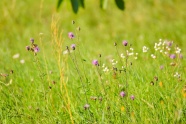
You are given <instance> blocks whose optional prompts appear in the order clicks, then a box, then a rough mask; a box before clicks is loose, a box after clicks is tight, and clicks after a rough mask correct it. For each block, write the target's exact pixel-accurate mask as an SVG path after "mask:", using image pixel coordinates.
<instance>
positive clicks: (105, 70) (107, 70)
mask: <svg viewBox="0 0 186 124" xmlns="http://www.w3.org/2000/svg"><path fill="white" fill-rule="evenodd" d="M102 68H103V71H104V72H109V69H108V67H106V66H105V64H103V65H102Z"/></svg>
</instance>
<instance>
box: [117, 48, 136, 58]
mask: <svg viewBox="0 0 186 124" xmlns="http://www.w3.org/2000/svg"><path fill="white" fill-rule="evenodd" d="M126 52H127V55H128V56H133V55H135V56H134V59H138V53H134V49H133V48H132V47H131V48H130V49H129V50H127V51H126ZM121 58H125V56H124V55H123V53H122V54H121Z"/></svg>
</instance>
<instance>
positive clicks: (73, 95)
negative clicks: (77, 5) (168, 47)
mask: <svg viewBox="0 0 186 124" xmlns="http://www.w3.org/2000/svg"><path fill="white" fill-rule="evenodd" d="M56 3H57V2H56V1H53V0H40V1H16V0H12V1H7V0H2V1H1V3H0V8H1V9H0V13H1V15H0V44H1V48H0V56H1V57H0V67H1V68H0V74H1V76H0V108H1V109H0V123H3V124H9V123H62V124H63V123H82V124H84V123H91V124H92V123H116V124H120V123H137V124H138V123H147V124H149V123H152V124H153V123H184V122H185V121H186V120H185V117H186V107H185V106H186V104H185V102H186V101H185V96H184V95H185V91H184V87H185V85H186V84H185V79H186V78H185V76H186V75H185V72H186V64H185V63H186V62H185V55H186V52H185V49H184V48H186V43H185V39H186V34H185V32H186V29H185V27H186V23H185V20H186V14H185V4H186V2H185V1H184V0H164V1H162V0H156V1H152V0H150V1H148V2H147V1H146V0H141V1H135V0H132V1H131V0H126V7H125V11H120V10H119V9H117V7H116V5H115V4H114V3H113V2H111V1H109V4H108V8H107V9H106V10H101V9H100V8H99V3H98V2H96V1H95V2H93V1H85V5H86V9H85V10H83V9H80V10H79V12H78V14H77V15H76V14H73V12H72V10H71V7H70V3H69V2H68V1H64V3H63V4H62V5H61V8H60V10H59V12H56ZM72 20H75V22H76V23H75V24H74V25H73V24H72ZM56 23H57V24H56ZM55 26H56V27H55ZM77 27H80V28H81V30H80V31H77V30H76V28H77ZM55 31H56V32H55ZM61 32H62V35H60V33H61ZM68 32H74V33H75V32H76V33H75V38H74V39H73V40H70V39H69V38H68ZM40 33H43V35H40ZM57 34H58V35H57ZM60 36H61V38H60ZM31 37H33V38H34V39H35V42H36V44H38V46H39V47H40V52H39V53H38V55H37V56H34V54H33V53H32V52H30V51H26V49H25V46H27V45H30V41H29V39H30V38H31ZM78 38H79V40H78ZM159 39H163V41H164V40H170V41H174V44H173V47H172V51H171V53H174V52H175V51H174V48H175V46H176V45H177V46H179V47H180V48H181V49H182V51H181V53H182V54H183V57H184V58H183V59H182V60H180V59H178V57H177V58H176V59H170V58H169V57H167V56H166V55H162V54H161V53H159V52H155V50H154V44H155V43H157V42H159ZM123 40H127V41H128V43H129V44H132V46H131V47H132V48H134V53H136V52H137V53H138V54H139V55H138V59H137V60H135V59H133V57H129V59H128V60H127V66H126V60H125V59H123V60H122V62H121V60H120V59H121V58H120V57H119V55H118V53H117V50H118V52H119V54H121V53H124V54H125V52H126V49H129V46H127V47H124V46H122V41H123ZM114 42H116V43H117V44H118V45H117V50H116V47H115V46H114ZM59 43H61V44H59ZM72 43H75V44H77V48H76V50H75V51H74V52H72V53H71V54H70V55H69V54H66V55H63V54H62V53H63V51H64V50H66V46H69V47H70V45H71V44H72ZM143 46H147V47H148V48H149V51H148V52H147V53H143V52H142V47H143ZM16 53H19V54H20V57H19V58H17V59H13V58H12V57H13V55H15V54H16ZM99 54H101V57H99ZM151 54H155V55H156V57H157V58H156V59H152V58H151ZM59 57H60V58H59ZM72 58H73V59H72ZM22 59H23V60H25V63H24V64H21V63H20V60H22ZM94 59H97V60H98V61H99V63H101V65H102V64H103V63H105V65H106V66H108V67H109V69H110V71H109V72H108V73H104V72H103V71H102V68H101V66H99V67H97V66H93V65H92V60H94ZM110 59H115V60H117V61H118V64H117V65H116V67H117V69H121V66H122V65H123V66H125V68H126V73H125V72H123V71H122V72H121V73H119V71H113V70H112V64H111V63H110V61H109V60H110ZM82 60H85V61H82ZM74 62H75V63H74ZM131 62H132V65H131V64H130V63H131ZM172 62H173V63H175V64H176V65H175V66H170V63H172ZM76 65H77V66H76ZM161 65H164V69H163V70H160V66H161ZM76 67H77V68H78V72H77V68H76ZM10 70H13V74H11V73H10ZM50 71H52V73H50ZM176 72H178V73H179V74H181V78H175V77H174V74H175V73H176ZM115 73H116V76H115ZM3 74H8V76H6V77H4V76H3ZM100 74H101V77H100ZM155 76H157V77H158V81H155V80H154V77H155ZM126 80H127V81H126ZM54 81H55V83H54ZM151 81H153V82H154V85H151V83H150V82H151ZM126 82H127V83H128V87H126ZM160 82H162V83H160ZM121 91H125V92H127V94H128V95H127V96H125V97H124V98H121V96H120V95H119V94H120V92H121ZM85 92H86V93H85ZM131 95H134V96H135V99H134V100H131V99H130V96H131ZM90 97H96V98H97V99H96V100H92V99H91V98H90ZM99 98H102V101H100V100H99ZM86 99H87V100H86ZM85 104H89V105H90V108H89V109H87V110H85V109H84V105H85Z"/></svg>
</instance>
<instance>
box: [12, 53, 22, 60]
mask: <svg viewBox="0 0 186 124" xmlns="http://www.w3.org/2000/svg"><path fill="white" fill-rule="evenodd" d="M19 56H20V55H19V53H17V54H15V55H13V57H12V58H13V59H17V58H19Z"/></svg>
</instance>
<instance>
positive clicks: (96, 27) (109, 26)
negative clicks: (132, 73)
mask: <svg viewBox="0 0 186 124" xmlns="http://www.w3.org/2000/svg"><path fill="white" fill-rule="evenodd" d="M56 5H57V0H56V1H54V0H1V2H0V13H1V14H0V44H1V48H0V55H1V62H0V64H1V66H3V65H4V63H6V62H7V60H9V59H8V58H9V57H12V55H14V54H15V53H21V54H22V55H23V56H24V57H25V58H26V54H27V53H25V52H23V51H24V50H25V46H26V45H28V44H29V39H30V38H31V37H33V38H35V39H36V41H37V40H38V39H39V33H43V43H44V44H45V45H46V49H47V50H50V45H49V44H50V41H51V21H52V17H53V16H55V17H56V18H58V19H59V23H58V24H59V29H60V30H61V31H63V37H64V40H65V42H69V39H68V37H67V34H68V32H70V31H72V32H74V30H75V29H76V27H78V26H80V27H81V31H80V34H79V36H80V41H81V42H82V43H83V44H84V46H85V47H86V48H87V50H88V52H89V53H91V54H93V55H97V54H99V53H102V54H109V53H110V52H111V51H112V48H113V45H112V44H113V43H114V42H118V43H119V42H121V41H122V40H127V41H128V42H129V43H131V44H132V45H133V46H135V48H139V50H141V48H142V46H144V45H146V46H152V47H153V45H154V43H155V42H158V40H159V39H160V38H162V39H168V40H171V41H174V42H175V43H176V44H178V45H179V46H181V48H182V49H183V48H185V47H186V43H185V39H186V28H185V27H186V22H185V20H186V13H185V12H186V8H185V5H186V1H185V0H140V1H139V0H138V1H136V0H125V10H124V11H121V10H119V9H118V8H117V7H116V5H115V3H114V1H108V6H107V9H106V10H102V9H100V7H99V1H95V0H94V1H93V0H92V1H90V0H85V9H82V8H80V9H79V12H78V14H74V13H73V11H72V8H71V4H70V2H69V1H68V0H65V1H64V2H63V3H62V5H61V7H60V9H59V11H56ZM72 20H75V22H76V25H75V27H74V26H73V25H72V23H71V22H72ZM67 44H68V43H67ZM64 46H65V44H64ZM47 50H46V52H47Z"/></svg>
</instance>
